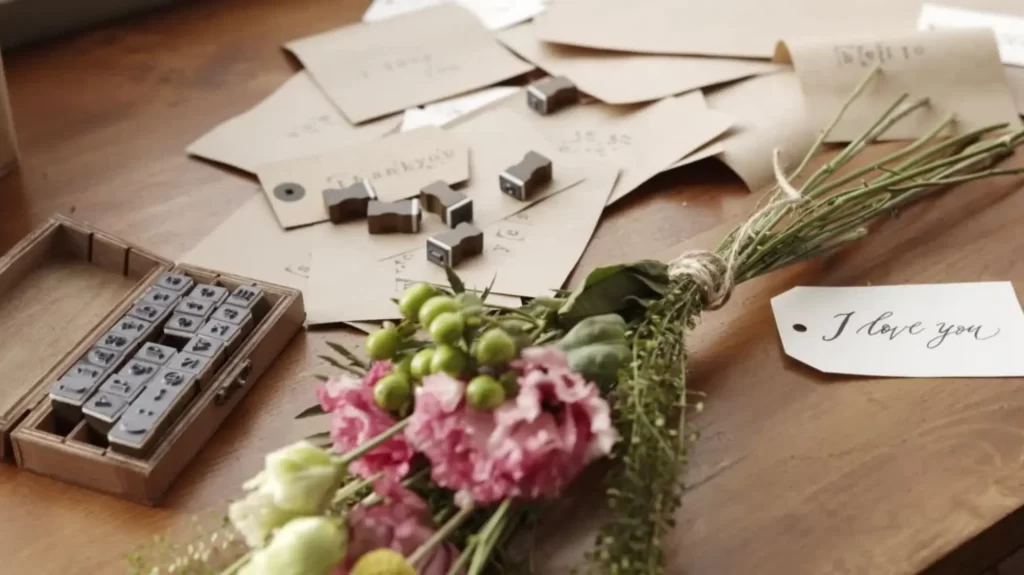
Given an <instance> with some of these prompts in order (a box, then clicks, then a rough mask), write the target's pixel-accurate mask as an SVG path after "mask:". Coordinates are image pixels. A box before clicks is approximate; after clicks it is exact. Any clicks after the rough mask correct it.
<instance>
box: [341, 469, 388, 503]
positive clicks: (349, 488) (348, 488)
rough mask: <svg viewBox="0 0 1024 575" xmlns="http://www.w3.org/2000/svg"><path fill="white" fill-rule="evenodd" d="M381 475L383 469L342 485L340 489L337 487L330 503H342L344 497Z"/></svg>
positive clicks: (368, 484) (360, 489)
mask: <svg viewBox="0 0 1024 575" xmlns="http://www.w3.org/2000/svg"><path fill="white" fill-rule="evenodd" d="M381 477H384V472H383V471H381V472H380V473H375V474H373V475H371V476H370V477H367V478H366V479H359V480H358V481H353V482H352V483H348V484H345V485H342V486H341V489H338V491H336V492H335V493H334V499H332V500H331V505H332V506H334V505H340V504H341V503H344V502H345V500H346V499H348V498H349V497H352V496H354V495H355V494H356V493H359V492H360V491H362V490H363V489H364V488H366V487H369V486H370V485H373V484H374V483H375V482H376V481H377V480H378V479H380V478H381Z"/></svg>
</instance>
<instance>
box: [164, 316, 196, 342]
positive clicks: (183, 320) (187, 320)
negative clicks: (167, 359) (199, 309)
mask: <svg viewBox="0 0 1024 575" xmlns="http://www.w3.org/2000/svg"><path fill="white" fill-rule="evenodd" d="M201 327H203V318H201V317H196V316H194V315H185V314H183V313H176V314H174V315H172V316H171V319H170V320H168V321H167V325H165V326H164V334H166V335H168V336H170V337H171V338H182V339H185V340H189V339H192V336H194V335H195V334H197V333H199V328H201ZM171 342H172V343H175V344H177V343H178V342H177V341H175V340H173V339H172V340H171Z"/></svg>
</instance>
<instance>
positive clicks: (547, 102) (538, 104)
mask: <svg viewBox="0 0 1024 575" xmlns="http://www.w3.org/2000/svg"><path fill="white" fill-rule="evenodd" d="M579 99H580V91H579V90H578V89H577V88H576V84H573V83H572V82H571V81H570V80H569V79H568V78H566V77H565V76H554V77H549V78H543V79H541V80H537V81H536V82H534V83H532V84H530V85H529V86H527V87H526V105H527V106H529V107H530V109H531V110H533V111H534V112H537V113H538V114H541V115H543V116H547V115H548V114H553V113H554V112H557V111H558V110H560V109H562V108H564V107H566V106H569V105H572V104H575V103H576V102H578V101H579Z"/></svg>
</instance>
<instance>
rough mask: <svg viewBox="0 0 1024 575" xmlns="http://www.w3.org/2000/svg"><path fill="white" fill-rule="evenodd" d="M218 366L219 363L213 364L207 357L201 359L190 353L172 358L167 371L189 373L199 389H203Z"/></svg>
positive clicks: (199, 356)
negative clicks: (194, 377)
mask: <svg viewBox="0 0 1024 575" xmlns="http://www.w3.org/2000/svg"><path fill="white" fill-rule="evenodd" d="M218 365H219V363H216V362H214V360H213V359H211V358H209V357H203V356H201V355H195V354H192V353H179V354H178V355H176V356H174V359H172V360H171V363H170V364H168V365H167V369H171V370H174V371H180V372H185V373H191V374H192V375H194V376H196V380H198V382H199V388H200V389H203V388H204V387H205V386H206V383H207V382H208V381H209V380H210V378H211V377H213V374H214V372H215V370H216V369H217V367H218Z"/></svg>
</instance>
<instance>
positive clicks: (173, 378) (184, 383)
mask: <svg viewBox="0 0 1024 575" xmlns="http://www.w3.org/2000/svg"><path fill="white" fill-rule="evenodd" d="M153 385H163V386H165V387H171V388H182V389H185V390H186V391H188V392H189V393H191V392H192V391H194V390H195V389H198V384H197V383H196V374H194V373H189V372H187V371H179V370H176V369H170V368H166V367H165V368H164V369H162V370H160V373H159V374H157V376H156V378H155V379H154V380H153ZM189 388H193V389H189Z"/></svg>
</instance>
